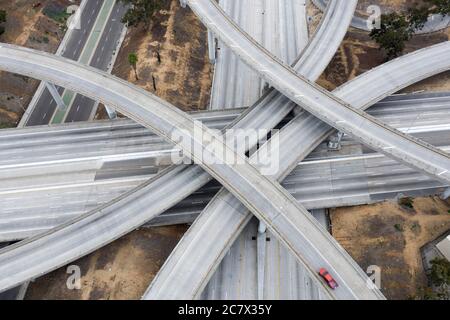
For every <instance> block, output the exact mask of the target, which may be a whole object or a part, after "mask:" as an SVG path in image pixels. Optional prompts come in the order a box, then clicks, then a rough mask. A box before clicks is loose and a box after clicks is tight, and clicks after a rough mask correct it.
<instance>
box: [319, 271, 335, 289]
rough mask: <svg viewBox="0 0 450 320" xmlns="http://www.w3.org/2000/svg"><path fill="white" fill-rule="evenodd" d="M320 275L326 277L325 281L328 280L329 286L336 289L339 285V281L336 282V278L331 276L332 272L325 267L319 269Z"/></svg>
mask: <svg viewBox="0 0 450 320" xmlns="http://www.w3.org/2000/svg"><path fill="white" fill-rule="evenodd" d="M319 275H320V276H321V277H322V278H324V279H325V281H326V282H327V284H328V286H329V287H330V288H331V289H333V290H335V289H336V288H337V287H339V285H338V283H337V282H336V280H334V279H333V277H332V276H331V274H329V273H328V271H327V270H326V269H324V268H322V269H320V271H319Z"/></svg>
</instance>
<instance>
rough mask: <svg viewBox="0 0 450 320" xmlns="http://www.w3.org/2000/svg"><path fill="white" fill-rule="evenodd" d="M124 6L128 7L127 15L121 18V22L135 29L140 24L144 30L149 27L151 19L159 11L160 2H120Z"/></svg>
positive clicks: (158, 0) (149, 0)
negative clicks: (143, 26)
mask: <svg viewBox="0 0 450 320" xmlns="http://www.w3.org/2000/svg"><path fill="white" fill-rule="evenodd" d="M120 1H121V2H122V3H123V4H124V5H128V6H130V8H129V9H128V11H127V13H125V15H124V17H123V18H122V22H123V23H126V24H128V25H129V26H132V27H136V26H138V25H139V24H140V23H143V24H144V25H145V28H148V27H149V26H150V22H151V18H152V17H153V15H154V14H155V12H156V11H157V10H159V9H160V6H161V4H160V2H161V0H120Z"/></svg>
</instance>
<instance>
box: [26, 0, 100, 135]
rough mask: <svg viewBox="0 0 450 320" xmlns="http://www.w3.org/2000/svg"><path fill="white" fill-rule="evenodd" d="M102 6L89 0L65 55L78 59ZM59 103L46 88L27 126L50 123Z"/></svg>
mask: <svg viewBox="0 0 450 320" xmlns="http://www.w3.org/2000/svg"><path fill="white" fill-rule="evenodd" d="M101 6H102V1H100V0H88V1H87V3H86V7H85V8H84V11H83V14H82V15H81V23H80V26H81V29H80V30H73V33H72V36H71V37H70V39H69V41H68V43H67V47H66V49H65V51H64V53H63V54H62V56H63V57H65V58H68V59H71V60H75V61H76V60H78V58H79V56H80V54H81V51H82V50H83V47H84V45H85V43H86V41H87V39H88V37H89V34H90V33H91V30H92V27H93V26H94V23H95V20H96V18H97V15H98V13H99V11H100V8H101ZM58 91H59V93H60V94H62V93H63V91H64V88H58ZM56 107H57V105H56V102H55V101H54V99H53V97H52V95H51V94H50V92H49V91H48V89H44V91H43V93H42V95H41V98H40V99H39V101H38V102H37V103H36V106H35V108H34V110H33V112H32V114H31V115H30V117H29V119H28V121H27V123H26V126H37V125H44V124H48V123H49V122H50V121H51V119H52V116H53V113H54V112H55V109H56Z"/></svg>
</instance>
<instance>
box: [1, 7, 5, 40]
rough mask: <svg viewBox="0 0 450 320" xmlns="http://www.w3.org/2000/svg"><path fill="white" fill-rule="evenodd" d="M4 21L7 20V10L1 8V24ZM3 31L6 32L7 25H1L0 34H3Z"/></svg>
mask: <svg viewBox="0 0 450 320" xmlns="http://www.w3.org/2000/svg"><path fill="white" fill-rule="evenodd" d="M4 22H6V11H5V10H0V24H1V23H4ZM3 33H5V27H4V26H0V35H2V34H3Z"/></svg>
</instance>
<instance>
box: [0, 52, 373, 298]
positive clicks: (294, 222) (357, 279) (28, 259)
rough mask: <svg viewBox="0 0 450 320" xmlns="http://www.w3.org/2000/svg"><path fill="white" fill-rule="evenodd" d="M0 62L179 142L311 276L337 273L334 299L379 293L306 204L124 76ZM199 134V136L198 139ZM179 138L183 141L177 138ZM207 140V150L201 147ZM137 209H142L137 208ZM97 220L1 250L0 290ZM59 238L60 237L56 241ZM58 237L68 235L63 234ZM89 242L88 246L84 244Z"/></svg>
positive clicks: (33, 57) (34, 60) (50, 63)
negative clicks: (319, 270) (325, 270)
mask: <svg viewBox="0 0 450 320" xmlns="http://www.w3.org/2000/svg"><path fill="white" fill-rule="evenodd" d="M0 66H1V68H2V69H3V70H6V71H10V72H14V73H19V74H23V75H26V76H31V77H36V78H40V79H42V80H46V81H49V82H52V83H55V84H57V85H59V86H63V87H67V88H68V89H70V90H73V91H75V92H79V93H81V94H83V95H86V96H88V97H90V98H93V99H97V100H99V101H100V102H102V103H105V104H107V105H111V106H113V107H115V108H116V109H117V110H119V111H120V112H123V113H124V114H125V115H127V116H128V117H130V118H131V119H133V120H135V121H137V122H139V123H141V124H142V125H144V126H146V127H149V128H151V129H152V130H153V131H155V132H156V133H157V134H159V135H161V136H163V137H165V138H166V139H167V140H169V141H171V142H172V143H174V144H175V145H177V146H178V147H179V148H180V149H181V150H183V151H184V152H185V154H186V155H189V156H190V157H191V158H192V159H194V160H195V161H196V162H197V163H198V164H200V166H201V167H202V168H203V169H205V170H206V171H207V172H208V173H209V174H211V175H212V176H213V177H214V178H216V180H218V181H219V182H220V183H222V184H223V185H224V186H226V187H227V188H229V190H231V191H232V192H233V194H234V195H235V196H236V197H237V198H238V199H239V200H240V201H241V202H243V203H245V204H246V206H248V208H249V209H250V210H251V211H252V212H253V213H254V214H255V215H256V216H257V217H258V218H259V219H261V220H262V221H264V222H265V223H266V224H267V225H268V226H270V228H271V230H272V231H273V233H274V234H276V235H277V236H278V237H279V238H280V240H281V241H282V242H283V243H284V244H285V245H286V246H288V247H290V248H291V249H292V251H293V252H294V253H295V255H296V257H297V259H299V261H301V262H302V263H303V264H304V265H305V266H307V267H308V270H309V272H310V273H311V275H313V276H314V277H315V278H316V279H317V280H319V279H320V277H319V276H318V275H317V273H316V270H317V268H318V267H319V266H322V267H326V268H328V269H329V270H332V271H335V274H336V277H337V279H338V281H339V282H340V283H341V286H342V287H341V288H340V290H338V291H335V292H333V291H331V290H330V289H329V288H327V287H326V285H325V284H323V288H324V290H325V292H327V294H328V295H329V296H330V297H332V298H339V299H355V298H357V299H376V298H380V296H379V295H378V294H377V292H378V291H376V290H372V289H371V288H369V287H368V286H367V277H366V276H364V275H361V274H360V270H359V269H358V268H356V269H355V263H354V262H353V260H352V259H351V258H350V257H349V256H348V255H347V254H346V252H345V250H343V249H342V248H341V247H340V246H339V244H338V243H337V242H336V241H335V240H334V239H333V238H332V237H331V236H330V235H329V234H328V233H327V232H326V231H324V230H323V229H322V228H321V227H320V225H319V224H318V223H317V222H316V221H315V220H314V219H313V218H312V217H310V215H309V213H308V211H306V209H304V208H303V207H301V206H300V205H298V204H297V203H296V201H295V199H293V198H292V196H291V195H290V194H288V193H287V192H286V191H285V190H284V189H283V188H282V187H281V186H280V185H278V184H276V183H274V182H272V181H271V180H269V179H268V178H265V177H263V176H261V175H260V174H259V172H258V170H257V169H256V168H254V167H253V166H251V165H250V164H249V163H248V161H247V160H246V159H245V158H244V156H243V155H238V154H236V153H235V152H234V151H233V150H231V149H230V148H229V147H228V146H227V145H226V144H225V143H224V142H223V140H222V139H221V138H220V137H219V136H217V135H216V134H214V133H212V132H210V130H209V129H207V128H205V127H204V126H203V125H201V124H200V123H197V122H195V121H194V120H192V119H191V118H190V117H189V116H188V115H186V114H185V113H183V112H181V111H179V110H177V109H176V108H175V107H173V106H171V105H169V104H168V103H166V102H164V101H162V100H160V99H158V98H157V97H155V96H153V95H151V94H149V93H148V92H146V91H144V90H142V89H139V88H136V87H134V86H132V85H131V84H129V83H127V82H125V81H123V80H120V79H118V78H115V77H112V76H110V75H108V74H106V73H103V72H99V71H97V70H95V69H92V68H89V67H84V66H81V65H80V64H77V63H73V62H69V61H67V60H65V59H62V58H59V57H55V56H52V55H48V54H44V53H40V52H37V51H34V50H29V49H23V48H19V47H16V46H11V45H6V44H2V45H0ZM196 130H197V131H196ZM200 134H201V138H199V135H200ZM174 137H176V138H174ZM178 137H184V138H185V139H181V141H179V140H178ZM206 141H207V142H209V143H210V146H211V145H212V147H210V148H206V147H205V144H206ZM202 157H208V158H209V159H212V160H214V161H208V162H204V161H202V159H203V158H202ZM225 159H239V160H238V161H236V162H237V163H234V164H228V165H220V163H225ZM164 191H166V192H164ZM161 192H164V194H168V193H170V190H159V192H154V193H153V194H152V196H153V197H158V196H160V195H161ZM130 198H132V197H130ZM121 199H124V198H123V197H122V198H121ZM127 200H128V201H130V202H131V203H129V205H130V206H139V203H136V202H134V201H133V200H132V199H127ZM121 205H122V203H121V202H120V201H116V202H115V203H114V204H113V205H111V206H109V207H103V208H101V210H100V211H99V214H100V215H101V214H102V213H104V212H106V211H107V210H112V211H115V210H118V209H120V207H121ZM141 209H143V208H142V207H141ZM96 218H98V217H95V215H90V216H89V217H85V218H84V219H83V217H82V218H80V219H77V220H76V221H73V222H72V223H69V224H68V225H64V226H62V227H60V228H58V229H57V230H55V231H54V232H52V233H49V234H47V236H44V237H39V238H37V239H30V240H28V241H25V242H23V243H19V244H17V245H15V246H12V247H11V248H8V249H6V250H4V251H2V252H1V254H0V274H1V275H2V277H1V278H0V290H6V289H9V288H11V287H13V286H14V285H16V284H17V282H19V283H20V282H23V281H24V280H26V279H31V278H34V277H35V276H38V275H40V274H42V273H44V272H48V271H49V270H51V269H54V268H55V267H57V266H60V265H62V264H64V262H65V261H64V260H66V259H67V257H68V255H76V254H74V250H75V251H76V250H80V246H79V245H77V244H79V243H78V242H77V241H76V239H74V238H72V237H69V238H67V236H68V235H69V234H71V235H72V236H73V233H70V232H67V230H68V229H71V228H77V227H80V226H82V227H84V229H78V230H77V231H75V233H78V234H80V235H83V236H86V235H87V233H88V232H91V233H96V234H98V233H101V234H102V235H103V237H108V232H110V230H108V229H103V228H101V227H100V228H99V225H96V224H95V223H91V222H93V221H95V220H96ZM100 230H105V232H100ZM58 236H62V237H63V238H60V239H58ZM64 237H66V238H65V239H64ZM94 238H95V237H94ZM49 240H50V241H51V242H52V244H51V245H50V247H53V248H51V249H50V250H48V249H49V248H48V247H47V248H46V249H47V250H45V249H43V246H42V243H43V242H45V241H49ZM74 240H75V242H74ZM89 246H90V248H89V249H87V247H89ZM98 246H99V245H98V243H96V242H95V241H87V242H84V243H83V244H82V245H81V247H84V249H83V250H82V251H83V252H86V251H88V252H89V251H92V250H95V249H96V248H98ZM62 247H64V249H65V250H64V253H63V254H62V255H61V256H59V257H58V258H59V259H60V261H59V263H56V264H53V265H52V266H51V265H46V266H44V265H43V264H35V261H36V259H39V260H40V259H42V255H47V256H48V255H50V256H52V257H53V258H55V257H54V256H55V255H56V253H57V252H61V251H60V249H59V248H62ZM308 248H309V249H308ZM52 249H53V250H52ZM323 252H327V256H326V257H325V256H324V255H323V254H322V253H323ZM50 260H51V259H50Z"/></svg>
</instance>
